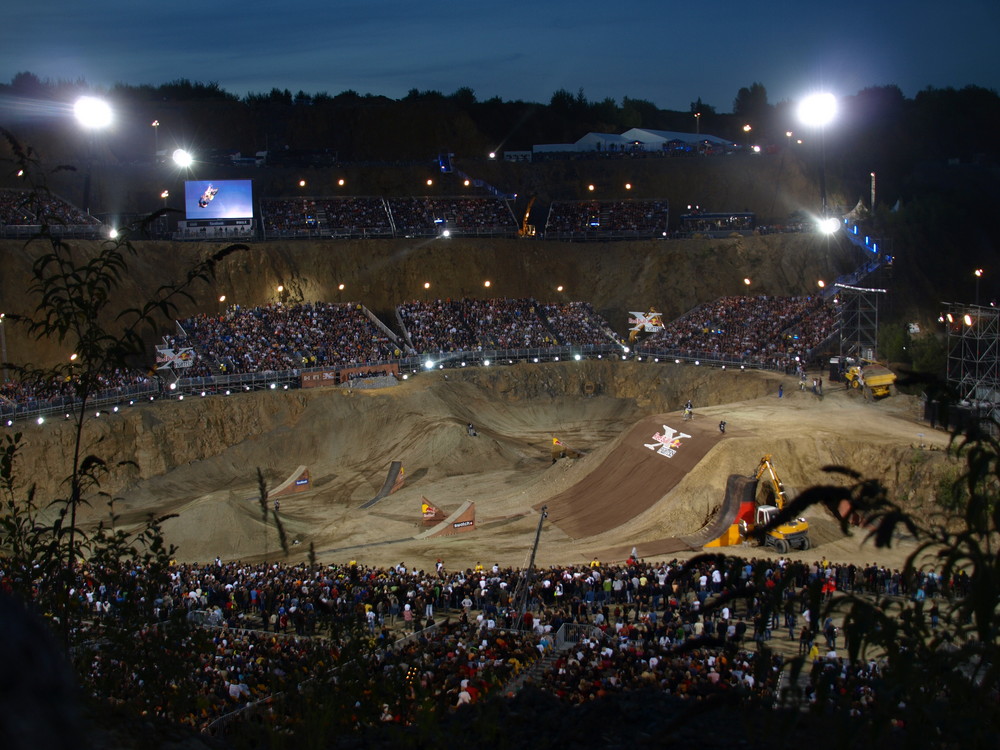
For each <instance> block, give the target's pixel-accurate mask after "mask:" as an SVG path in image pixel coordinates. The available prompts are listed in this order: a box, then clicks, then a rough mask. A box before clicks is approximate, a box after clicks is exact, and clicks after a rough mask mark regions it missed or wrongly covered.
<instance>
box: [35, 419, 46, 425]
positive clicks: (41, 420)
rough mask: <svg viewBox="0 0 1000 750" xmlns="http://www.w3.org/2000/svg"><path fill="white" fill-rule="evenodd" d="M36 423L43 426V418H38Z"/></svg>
mask: <svg viewBox="0 0 1000 750" xmlns="http://www.w3.org/2000/svg"><path fill="white" fill-rule="evenodd" d="M36 421H37V422H38V424H45V417H39V418H38V419H37V420H36Z"/></svg>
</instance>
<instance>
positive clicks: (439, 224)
mask: <svg viewBox="0 0 1000 750" xmlns="http://www.w3.org/2000/svg"><path fill="white" fill-rule="evenodd" d="M261 213H262V216H263V222H264V232H265V234H266V235H268V236H272V237H295V236H310V237H312V236H328V237H392V236H414V235H416V236H423V235H434V234H437V233H439V232H440V231H442V230H444V229H450V230H452V231H458V232H465V233H471V234H480V235H493V236H496V235H502V236H510V235H513V234H515V233H516V232H517V222H516V221H515V219H514V214H513V212H512V211H511V208H510V205H509V204H508V203H507V202H506V201H504V200H503V199H501V198H494V197H487V198H483V197H476V198H469V197H460V198H431V197H409V198H388V199H385V198H381V197H349V198H264V199H263V200H262V201H261Z"/></svg>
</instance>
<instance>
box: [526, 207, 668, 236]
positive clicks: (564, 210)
mask: <svg viewBox="0 0 1000 750" xmlns="http://www.w3.org/2000/svg"><path fill="white" fill-rule="evenodd" d="M669 213H670V212H669V207H668V205H667V202H666V201H660V200H625V201H597V200H587V201H556V202H554V203H553V204H552V206H551V207H550V209H549V215H548V218H547V220H546V223H545V236H546V237H547V238H549V239H569V240H577V239H630V238H631V239H652V238H661V237H665V236H667V231H668V221H669Z"/></svg>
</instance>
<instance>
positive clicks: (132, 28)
mask: <svg viewBox="0 0 1000 750" xmlns="http://www.w3.org/2000/svg"><path fill="white" fill-rule="evenodd" d="M4 26H5V31H4V34H3V43H2V44H0V80H3V81H5V82H9V81H10V80H11V78H13V76H14V75H15V74H16V73H18V72H22V71H30V72H32V73H34V74H36V75H37V76H39V77H41V78H43V79H44V78H47V79H52V80H56V79H63V80H76V79H78V78H83V79H85V80H86V81H87V82H88V83H91V84H95V85H100V86H110V85H112V84H114V83H116V82H122V83H128V84H153V85H158V84H161V83H166V82H169V81H174V80H177V79H180V78H186V79H188V80H191V81H199V82H202V83H209V82H216V83H218V84H219V85H220V86H221V87H222V88H224V89H225V90H227V91H229V92H231V93H233V94H237V95H239V96H243V95H244V94H246V93H247V92H248V91H252V92H267V91H270V90H271V88H273V87H277V88H280V89H285V88H287V89H290V90H291V91H292V92H293V93H294V92H297V91H299V90H304V91H306V92H307V93H310V94H313V93H318V92H324V91H325V92H326V93H329V94H331V95H335V94H338V93H340V92H341V91H344V90H347V89H354V90H355V91H358V92H359V93H362V94H366V93H371V94H381V95H385V96H389V97H392V98H399V97H402V96H404V95H405V94H406V93H407V91H409V90H410V89H413V88H417V89H420V90H427V89H432V90H438V91H441V92H442V93H445V94H450V93H452V92H454V91H455V90H456V89H458V88H459V87H461V86H469V87H471V88H472V89H473V90H474V91H475V93H476V96H477V97H478V98H479V99H481V100H482V99H488V98H490V97H493V96H499V97H501V98H503V99H509V100H512V99H523V100H527V101H537V102H548V101H549V98H550V97H551V95H552V93H553V92H554V91H556V90H558V89H568V90H569V91H571V92H573V93H576V92H577V90H579V89H581V88H582V89H583V90H584V93H585V95H586V96H587V98H588V99H590V100H591V101H594V100H600V99H604V98H605V97H611V98H613V99H615V100H616V101H617V102H618V103H621V100H622V97H625V96H628V97H632V98H638V99H647V100H649V101H652V102H653V103H654V104H656V105H657V106H659V107H661V108H664V109H675V110H687V109H688V106H689V104H690V103H691V102H693V101H695V100H696V99H697V98H698V97H701V99H702V101H704V102H705V103H707V104H711V105H713V106H715V108H716V109H717V110H718V111H720V112H729V111H731V109H732V103H733V99H734V98H735V96H736V93H737V91H738V90H739V89H740V87H743V86H749V85H750V84H751V83H754V82H760V83H762V84H764V86H765V88H766V89H767V92H768V99H769V101H770V102H772V103H776V102H778V101H781V100H786V99H787V100H797V99H798V98H800V97H801V96H802V95H803V94H804V93H808V92H810V91H813V90H816V89H819V88H826V89H828V90H830V91H833V92H834V93H836V94H838V95H852V94H855V93H857V92H858V91H859V90H861V89H863V88H866V87H868V86H880V85H886V84H896V85H898V86H899V87H900V88H901V89H902V90H903V93H904V94H905V95H906V96H908V97H912V96H913V95H914V94H916V93H917V92H918V91H919V90H920V89H922V88H925V87H927V86H932V87H935V88H943V87H947V86H953V87H956V88H961V87H963V86H966V85H969V84H974V85H978V86H983V87H986V88H991V89H994V90H1000V53H998V52H997V50H998V49H1000V43H998V41H997V38H996V37H997V35H998V32H1000V0H952V2H933V3H932V2H928V1H927V0H915V1H914V2H903V1H902V0H868V1H867V2H856V1H855V0H845V2H840V3H818V2H804V3H803V2H798V3H795V2H785V1H784V0H781V1H779V2H768V3H748V2H733V1H731V0H719V1H717V2H707V3H693V2H688V3H671V2H665V1H664V0H659V1H658V2H653V1H651V0H635V1H633V2H628V0H626V1H625V2H593V1H592V0H576V1H575V2H567V1H566V0H533V1H532V2H528V1H526V0H508V1H507V2H504V3H495V4H492V3H483V2H476V1H475V0H467V1H466V2H454V1H453V0H425V1H424V2H412V1H411V2H401V1H400V0H323V1H322V2H319V1H317V0H292V2H285V3H280V2H263V1H262V0H244V1H243V2H233V1H232V0H216V1H214V2H213V1H212V0H199V2H190V1H189V0H175V1H174V2H136V0H93V1H92V2H79V0H39V2H19V3H16V4H13V5H12V6H11V7H8V8H6V9H5V11H4Z"/></svg>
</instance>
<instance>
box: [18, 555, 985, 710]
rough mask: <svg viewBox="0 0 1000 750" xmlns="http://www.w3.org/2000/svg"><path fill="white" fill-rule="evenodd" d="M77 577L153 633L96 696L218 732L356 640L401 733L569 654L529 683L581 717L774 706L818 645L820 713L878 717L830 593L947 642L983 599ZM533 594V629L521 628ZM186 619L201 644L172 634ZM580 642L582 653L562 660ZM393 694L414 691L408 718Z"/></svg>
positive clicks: (659, 586)
mask: <svg viewBox="0 0 1000 750" xmlns="http://www.w3.org/2000/svg"><path fill="white" fill-rule="evenodd" d="M19 575H31V572H30V571H15V570H9V569H7V570H4V569H0V589H9V588H11V583H12V582H13V581H12V579H13V578H16V577H17V576H19ZM77 576H78V577H77V580H76V582H75V585H74V587H73V589H72V592H71V593H72V596H73V598H74V601H75V602H76V604H77V606H78V607H79V608H80V610H81V611H82V612H83V613H84V615H85V620H88V621H89V623H90V624H89V627H90V628H92V629H93V631H94V634H95V635H97V636H99V635H100V634H101V633H102V632H105V631H108V630H109V628H113V626H114V624H115V623H116V622H117V621H119V620H120V619H121V617H122V613H123V612H124V610H125V609H126V608H128V607H132V608H136V607H138V608H139V609H140V611H141V612H140V614H141V616H143V617H145V618H146V620H147V621H148V623H149V624H148V625H146V626H144V627H143V628H142V629H141V630H140V631H139V632H137V633H136V634H135V638H136V639H138V641H139V642H141V644H142V652H143V654H144V655H145V656H146V657H149V658H148V661H144V662H143V663H141V664H139V663H125V662H123V661H120V660H116V659H115V658H113V657H111V656H107V655H105V654H104V653H102V651H101V650H94V651H87V650H83V651H81V654H82V655H78V662H79V663H81V664H82V665H83V669H84V672H85V674H86V675H87V680H86V682H87V684H88V685H89V686H90V689H91V690H93V691H94V693H95V695H97V696H99V697H104V698H109V699H111V700H114V701H117V702H122V703H128V704H130V705H133V706H138V707H139V708H140V709H141V710H143V711H146V712H149V713H152V714H157V715H160V716H164V717H167V718H170V719H171V720H174V721H179V722H182V723H186V724H191V725H194V726H199V727H205V726H207V725H208V724H209V723H211V722H212V721H213V720H214V719H216V718H218V717H219V716H221V715H223V714H225V713H227V712H230V711H233V710H235V709H237V708H240V707H241V706H244V705H246V704H248V703H251V702H253V701H256V700H259V699H261V698H263V697H265V696H269V695H273V694H274V693H276V692H279V691H280V690H283V689H286V688H288V687H289V686H290V685H295V684H299V683H301V682H303V681H305V680H310V679H318V678H322V677H323V676H324V675H328V674H329V671H330V670H331V669H335V668H336V667H337V666H338V659H339V656H340V649H341V647H342V646H343V643H344V641H343V640H342V638H343V636H344V634H345V633H346V632H348V631H351V632H367V633H368V635H369V636H370V637H371V638H372V639H374V640H373V644H374V645H375V648H374V649H373V650H371V651H370V652H369V656H368V657H366V658H369V659H370V660H371V665H370V667H369V668H368V670H367V672H368V673H369V674H370V675H371V676H372V678H373V679H374V680H376V681H378V682H379V684H380V686H381V688H380V690H379V691H378V695H379V698H378V699H379V701H382V700H387V701H389V702H387V703H386V704H385V705H384V706H382V707H380V708H379V711H380V712H384V713H383V714H382V719H383V720H392V721H407V720H409V718H411V716H410V714H409V711H410V710H411V709H412V707H413V705H414V701H413V699H414V698H415V696H417V695H418V694H419V696H421V699H426V698H429V699H430V701H432V702H433V703H434V704H436V705H437V706H438V708H439V709H440V710H448V709H452V708H457V707H460V706H461V705H463V704H466V703H470V702H475V701H476V700H477V698H478V697H479V696H480V695H482V694H483V693H485V692H488V691H493V690H498V689H501V688H503V687H504V686H506V685H507V684H508V683H509V681H510V680H511V679H512V678H513V677H515V676H516V675H518V674H519V673H520V672H521V671H522V670H523V669H524V668H525V667H527V666H529V665H531V664H532V663H533V662H535V661H536V660H537V659H538V658H539V657H540V656H542V655H545V654H551V655H552V658H550V659H548V660H547V661H546V664H547V665H548V666H546V667H545V668H544V669H539V670H535V671H534V672H532V673H531V674H530V675H528V679H529V680H530V681H531V682H532V684H534V685H535V686H537V687H538V688H540V689H542V690H545V691H547V692H550V693H551V694H553V695H555V696H556V697H558V698H559V699H561V700H565V701H568V702H571V703H583V702H586V701H589V700H591V699H594V698H598V697H601V696H604V695H608V694H611V693H620V692H625V691H631V690H642V689H656V690H659V691H663V692H666V693H669V694H671V695H675V696H678V697H681V698H692V699H698V698H701V697H705V696H707V695H709V694H713V693H716V692H721V693H729V694H732V695H735V696H738V697H739V698H740V699H741V700H747V701H751V702H757V703H762V704H765V705H767V704H770V703H771V702H772V701H773V700H774V698H775V696H776V685H777V680H778V679H779V676H780V673H781V671H782V665H783V660H782V658H781V657H778V656H773V655H772V656H771V657H770V658H768V659H766V660H763V661H762V653H761V647H762V645H763V643H764V642H766V641H769V640H771V639H775V638H780V639H783V640H787V641H790V642H792V643H794V642H795V641H799V645H800V651H799V653H800V654H802V655H804V656H807V658H808V661H809V662H811V663H812V670H813V673H812V681H811V683H810V685H809V687H808V689H807V692H808V694H809V696H810V697H811V699H812V700H814V701H815V700H825V701H832V702H834V703H835V704H836V705H838V706H842V707H844V708H845V710H850V711H852V712H853V711H859V710H863V709H864V706H865V705H866V704H867V703H870V702H871V701H874V700H876V699H877V698H878V695H877V691H878V678H879V676H880V675H882V674H883V673H884V670H885V669H886V668H887V665H886V662H884V661H879V662H874V661H868V662H851V661H850V660H849V659H847V658H845V657H844V656H842V655H841V654H842V653H843V651H841V652H838V651H837V645H838V639H839V638H841V635H840V633H839V631H838V628H837V627H836V626H835V625H834V624H833V621H832V618H828V619H827V621H826V622H822V623H821V620H820V617H821V615H820V614H819V611H818V610H816V609H814V608H815V607H817V606H820V605H819V604H817V599H816V597H815V596H814V594H815V591H816V590H817V589H818V588H820V587H821V590H822V591H823V592H824V594H823V596H824V598H825V599H829V598H830V597H832V596H833V594H834V592H836V591H837V590H841V589H842V590H844V591H850V592H855V593H863V594H872V595H879V596H885V595H889V596H910V597H912V598H915V599H921V596H920V595H921V594H922V595H923V596H925V597H926V600H927V601H928V603H929V605H931V604H933V606H931V608H930V609H929V610H928V612H927V614H929V615H930V616H931V617H932V623H933V622H934V621H933V616H934V615H933V613H934V611H935V610H936V602H935V599H936V598H937V597H951V596H955V595H962V593H963V592H964V591H967V589H968V586H969V582H968V578H967V577H966V576H965V574H964V573H963V572H960V571H952V572H951V573H950V574H949V575H948V576H947V577H945V576H943V575H941V574H939V573H937V572H935V571H933V570H923V571H912V572H907V573H901V572H900V571H899V570H891V569H889V568H885V567H884V566H880V565H877V564H875V563H872V564H870V565H865V566H855V565H846V564H835V563H831V562H829V561H827V560H825V559H824V560H817V561H814V562H812V563H799V562H792V561H788V560H786V559H784V558H779V559H773V558H749V559H748V558H739V557H728V558H719V557H712V558H701V559H696V560H694V561H691V562H684V561H681V560H671V561H669V562H667V561H661V562H646V561H643V560H640V559H636V558H634V557H633V558H630V559H629V560H628V561H627V562H625V563H620V564H606V563H605V564H602V563H601V562H600V561H598V560H596V559H595V560H593V561H592V562H591V563H589V564H577V565H564V566H551V567H549V568H543V569H538V570H535V571H533V575H532V576H531V577H530V578H529V577H528V576H527V571H525V570H523V569H519V568H508V567H501V566H500V565H498V564H493V565H492V566H484V565H482V564H479V563H477V564H476V565H475V566H474V567H469V568H465V569H460V570H454V571H452V570H448V569H446V566H445V563H444V561H443V560H440V559H439V560H438V561H437V563H436V565H435V567H434V569H428V570H421V569H411V568H408V567H407V566H406V564H405V562H400V563H399V564H398V565H396V566H393V567H388V568H377V567H371V566H366V565H359V564H358V563H357V562H355V561H351V562H349V563H347V564H338V565H324V564H319V563H310V564H305V563H303V564H297V565H283V564H276V563H245V562H240V561H228V562H223V561H222V560H221V559H219V558H216V560H215V561H214V562H211V563H205V564H195V563H183V564H182V563H172V564H171V565H170V566H169V567H168V568H167V570H166V571H165V573H162V574H159V575H155V576H154V575H153V574H151V572H150V569H148V568H147V567H145V566H144V565H142V564H139V563H132V564H127V565H125V566H124V569H118V568H115V569H105V568H103V567H101V566H100V565H97V564H93V563H92V564H88V565H83V566H81V567H80V568H79V570H78V571H77ZM519 587H523V590H524V591H525V592H526V596H525V598H524V600H523V601H524V603H525V604H524V606H525V609H524V610H521V609H515V605H516V602H517V601H519V600H516V598H515V597H516V592H517V591H518V588H519ZM21 588H23V586H22V587H21ZM896 592H898V593H896ZM737 593H738V594H739V595H737V596H733V594H737ZM921 600H923V599H921ZM522 612H523V614H522ZM178 619H179V620H182V621H187V622H188V623H193V624H196V627H194V628H193V629H183V630H182V631H177V630H176V629H175V628H172V627H170V626H169V625H168V623H171V622H177V621H178ZM800 623H802V627H801V630H800V629H799V624H800ZM564 624H565V625H568V626H570V627H572V628H573V630H572V632H574V633H576V634H577V635H576V636H575V637H570V638H569V639H567V640H566V641H565V642H563V643H561V644H558V645H559V646H560V648H559V649H558V651H557V650H556V647H557V642H556V635H557V633H558V632H559V631H560V628H561V626H562V625H564ZM352 629H353V630H352ZM820 638H823V639H825V643H824V648H823V652H820V651H819V648H818V643H817V641H819V640H820ZM338 639H340V640H338ZM840 643H843V641H842V640H841V641H840ZM786 651H787V652H788V653H791V652H790V651H788V650H787V649H786ZM775 653H776V652H775ZM352 658H357V656H356V655H355V656H354V657H352ZM81 659H82V661H80V660H81ZM360 689H361V691H362V692H364V691H365V688H364V686H360ZM386 690H389V691H390V692H391V691H396V694H395V696H394V699H391V698H389V697H388V696H387V694H386Z"/></svg>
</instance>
